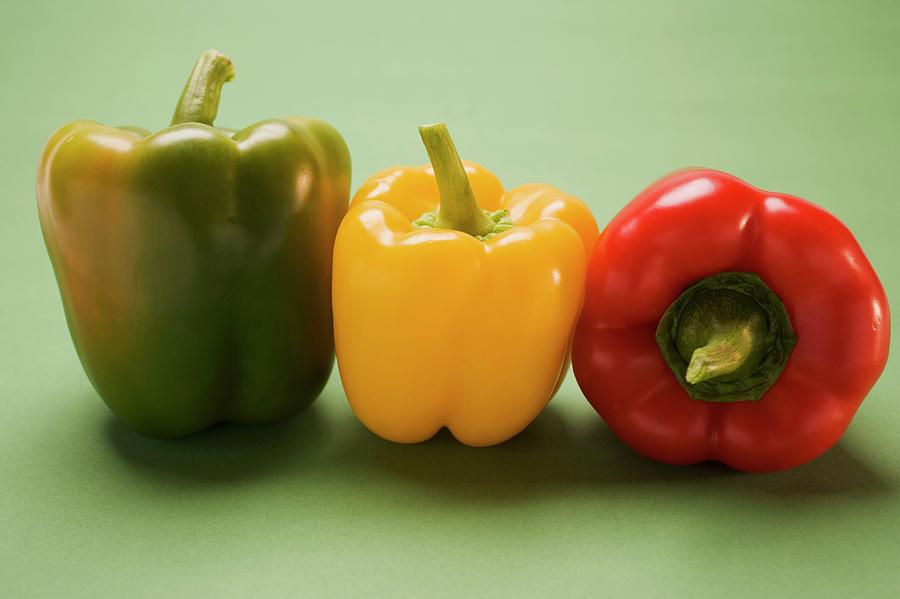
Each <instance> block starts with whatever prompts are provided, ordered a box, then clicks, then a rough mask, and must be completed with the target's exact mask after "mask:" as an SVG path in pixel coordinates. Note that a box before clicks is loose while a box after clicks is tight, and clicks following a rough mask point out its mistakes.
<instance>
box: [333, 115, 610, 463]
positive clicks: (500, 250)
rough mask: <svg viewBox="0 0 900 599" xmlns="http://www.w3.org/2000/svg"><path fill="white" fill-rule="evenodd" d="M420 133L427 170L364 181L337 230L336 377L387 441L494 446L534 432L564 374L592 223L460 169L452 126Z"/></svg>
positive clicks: (559, 202)
mask: <svg viewBox="0 0 900 599" xmlns="http://www.w3.org/2000/svg"><path fill="white" fill-rule="evenodd" d="M420 133H421V135H422V140H423V141H424V143H425V146H426V149H427V150H428V155H429V157H430V159H431V165H426V166H423V167H418V168H417V167H396V168H392V169H388V170H386V171H382V172H381V173H379V174H377V175H375V176H374V177H372V178H371V179H369V180H368V181H366V182H365V183H364V184H363V185H362V187H361V189H360V190H359V191H358V192H357V194H356V195H355V197H354V198H353V200H352V202H351V206H350V212H349V213H348V215H347V216H346V218H345V219H344V220H343V222H342V223H341V226H340V228H339V230H338V234H337V239H336V241H335V248H334V274H333V279H332V280H333V296H332V297H333V305H334V328H335V331H334V332H335V346H336V351H337V360H338V367H339V368H340V373H341V379H342V380H343V384H344V389H345V391H346V393H347V398H348V399H349V401H350V405H351V407H352V408H353V411H354V412H355V414H356V416H357V417H358V418H359V419H360V421H362V423H363V424H364V425H365V426H366V427H368V428H369V429H370V430H372V431H373V432H374V433H376V434H378V435H380V436H381V437H384V438H385V439H389V440H391V441H397V442H401V443H416V442H420V441H425V440H427V439H429V438H431V437H432V436H433V435H434V434H435V433H436V432H437V431H439V430H440V429H441V428H442V427H444V426H446V427H447V428H449V429H450V431H451V432H452V433H453V435H454V436H455V437H456V438H457V439H459V440H460V441H461V442H463V443H465V444H467V445H472V446H487V445H494V444H496V443H500V442H502V441H505V440H507V439H509V438H510V437H513V436H514V435H516V434H518V433H519V432H520V431H522V430H523V429H524V428H525V427H526V426H528V424H529V423H531V421H532V420H534V418H535V417H536V416H537V415H538V414H539V413H540V411H541V410H542V409H543V408H544V406H545V405H546V404H547V402H548V401H549V400H550V398H551V397H552V395H553V393H554V392H555V390H556V389H557V387H558V384H559V382H560V381H561V380H562V377H563V376H564V375H565V373H566V370H567V368H568V360H567V356H568V352H567V349H568V344H569V341H570V338H571V334H572V330H573V328H574V325H575V322H576V319H577V317H578V313H579V311H580V309H581V303H582V296H583V290H584V276H585V264H586V256H587V255H588V253H589V252H590V250H591V249H592V247H593V245H594V241H595V240H596V238H597V233H598V232H597V224H596V222H595V221H594V218H593V216H592V215H591V211H590V209H589V208H588V207H587V206H586V205H585V204H584V203H583V202H581V201H580V200H578V199H577V198H574V197H572V196H570V195H567V194H565V193H563V192H561V191H559V190H558V189H555V188H553V187H550V186H548V185H540V184H531V185H523V186H521V187H518V188H516V189H513V190H511V191H509V192H507V193H505V194H504V192H503V187H502V186H501V184H500V182H499V180H498V179H497V177H495V176H494V175H493V174H492V173H490V172H489V171H487V170H485V169H484V168H482V167H480V166H478V165H476V164H474V163H471V162H467V163H465V164H463V163H462V161H461V160H460V159H459V155H458V154H457V152H456V148H455V147H454V145H453V141H452V140H451V139H450V136H449V134H448V132H447V128H446V126H444V125H443V124H440V125H429V126H426V127H421V128H420ZM436 209H437V211H436Z"/></svg>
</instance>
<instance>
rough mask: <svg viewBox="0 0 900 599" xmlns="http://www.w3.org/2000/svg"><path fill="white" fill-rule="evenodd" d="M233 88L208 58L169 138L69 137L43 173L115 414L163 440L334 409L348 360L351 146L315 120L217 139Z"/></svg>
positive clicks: (65, 132)
mask: <svg viewBox="0 0 900 599" xmlns="http://www.w3.org/2000/svg"><path fill="white" fill-rule="evenodd" d="M233 76H234V67H233V65H232V63H231V61H230V60H229V59H228V58H226V57H225V56H223V55H222V54H220V53H218V52H215V51H212V50H210V51H207V52H205V53H204V54H203V55H202V56H201V57H200V60H199V61H198V62H197V65H196V67H195V68H194V70H193V72H192V73H191V76H190V78H189V80H188V82H187V84H186V85H185V88H184V92H183V93H182V96H181V99H180V100H179V103H178V107H177V108H176V111H175V116H174V118H173V119H172V126H171V127H169V128H167V129H164V130H162V131H160V132H158V133H155V134H150V133H149V132H147V131H144V130H141V129H137V128H134V127H121V128H112V127H107V126H104V125H100V124H98V123H95V122H91V121H77V122H74V123H70V124H68V125H65V126H63V127H62V128H61V129H59V130H58V131H57V132H56V133H55V134H54V135H53V137H52V138H51V139H50V141H49V142H48V144H47V147H46V148H45V150H44V152H43V155H42V157H41V162H40V166H39V170H38V181H37V199H38V210H39V214H40V221H41V228H42V231H43V234H44V241H45V243H46V246H47V251H48V253H49V255H50V260H51V262H52V264H53V269H54V272H55V274H56V279H57V283H58V284H59V289H60V294H61V296H62V301H63V307H64V309H65V313H66V320H67V322H68V325H69V331H70V333H71V335H72V340H73V341H74V344H75V347H76V350H77V351H78V355H79V357H80V359H81V362H82V364H83V366H84V369H85V371H86V373H87V375H88V377H89V378H90V380H91V382H92V384H93V385H94V388H95V389H96V390H97V392H98V393H99V395H100V396H101V397H102V398H103V400H104V401H105V402H106V404H107V405H108V406H109V408H110V409H111V410H112V411H113V412H114V413H115V414H116V415H117V416H118V417H119V418H121V419H122V420H123V421H124V422H125V423H126V424H127V425H128V426H129V427H131V428H132V429H134V430H136V431H138V432H141V433H144V434H147V435H151V436H178V435H185V434H189V433H192V432H194V431H198V430H200V429H203V428H206V427H207V426H209V425H210V424H212V423H214V422H217V421H233V422H245V423H258V422H260V423H261V422H272V421H278V420H282V419H284V418H287V417H289V416H291V415H293V414H296V413H297V412H299V411H301V410H302V409H304V408H305V407H306V406H308V405H309V404H310V403H312V401H313V400H314V399H315V398H316V397H317V396H318V395H319V393H320V392H321V390H322V388H323V387H324V385H325V382H326V381H327V379H328V376H329V373H330V372H331V368H332V364H333V361H334V339H333V336H332V319H331V255H332V247H333V244H334V238H335V234H336V232H337V228H338V225H339V224H340V221H341V219H342V217H343V216H344V214H345V212H346V210H347V204H348V198H349V191H350V190H349V187H350V155H349V152H348V150H347V146H346V144H345V143H344V140H343V139H342V138H341V136H340V134H339V133H338V132H337V131H336V130H335V129H333V128H332V127H331V126H329V125H327V124H326V123H324V122H322V121H318V120H314V119H308V118H287V119H277V120H266V121H261V122H259V123H256V124H254V125H251V126H249V127H247V128H246V129H244V130H242V131H239V132H236V133H235V132H231V131H228V130H225V129H219V128H215V127H213V126H212V123H213V120H214V119H215V116H216V113H217V111H218V104H219V95H220V92H221V89H222V85H223V84H224V83H225V82H226V81H229V80H230V79H231V78H232V77H233Z"/></svg>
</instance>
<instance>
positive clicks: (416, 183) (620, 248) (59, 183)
mask: <svg viewBox="0 0 900 599" xmlns="http://www.w3.org/2000/svg"><path fill="white" fill-rule="evenodd" d="M233 74H234V67H233V66H232V63H231V61H230V60H228V58H226V57H225V56H223V55H222V54H220V53H218V52H216V51H207V52H205V53H204V54H203V55H202V56H201V58H200V60H199V61H198V63H197V65H196V67H195V68H194V70H193V72H192V73H191V76H190V78H189V80H188V82H187V84H186V86H185V88H184V92H183V94H182V96H181V99H180V100H179V103H178V106H177V108H176V111H175V116H174V118H173V119H172V126H171V127H169V128H167V129H165V130H163V131H161V132H158V133H155V134H150V132H148V131H144V130H141V129H137V128H133V127H123V128H111V127H106V126H103V125H100V124H97V123H94V122H89V121H78V122H75V123H71V124H69V125H66V126H64V127H62V128H61V129H60V130H59V131H57V132H56V133H55V134H54V136H53V137H52V138H51V140H50V142H49V143H48V145H47V148H46V150H45V151H44V154H43V156H42V159H41V163H40V167H39V173H38V186H37V195H38V206H39V214H40V221H41V226H42V230H43V233H44V239H45V242H46V245H47V248H48V252H49V254H50V258H51V261H52V263H53V267H54V270H55V273H56V277H57V281H58V283H59V287H60V290H61V295H62V299H63V305H64V307H65V312H66V317H67V321H68V324H69V328H70V331H71V334H72V338H73V340H74V342H75V346H76V348H77V350H78V354H79V356H80V358H81V361H82V363H83V365H84V367H85V370H86V372H87V374H88V376H89V378H90V380H91V382H92V383H93V385H94V387H95V388H96V389H97V391H98V393H99V394H100V396H101V397H102V398H103V400H104V401H105V402H106V403H107V404H108V406H109V407H110V408H111V409H112V411H113V412H114V413H115V414H117V415H118V416H119V417H120V418H121V419H122V420H123V421H124V422H125V423H126V424H127V425H128V426H130V427H131V428H133V429H135V430H137V431H139V432H142V433H145V434H148V435H153V436H178V435H184V434H189V433H192V432H195V431H198V430H200V429H203V428H205V427H207V426H209V425H210V424H212V423H213V422H216V421H222V420H226V421H235V422H271V421H277V420H281V419H284V418H287V417H289V416H291V415H293V414H296V413H297V412H299V411H301V410H302V409H304V408H305V407H306V406H308V405H309V404H310V403H311V402H312V401H313V400H314V399H315V398H316V397H317V396H318V395H319V393H320V392H321V390H322V388H323V387H324V385H325V383H326V380H327V379H328V376H329V373H330V371H331V367H332V363H333V361H334V354H335V350H336V354H337V361H338V366H339V368H340V374H341V379H342V381H343V384H344V388H345V390H346V394H347V397H348V399H349V401H350V404H351V406H352V408H353V410H354V412H355V414H356V415H357V416H358V418H359V419H360V420H361V421H362V423H363V424H365V426H367V427H368V428H369V429H371V430H372V431H374V432H375V433H376V434H378V435H380V436H382V437H384V438H386V439H390V440H392V441H397V442H403V443H415V442H420V441H425V440H427V439H429V438H430V437H432V436H433V435H434V434H435V433H436V432H437V431H438V430H440V429H441V428H443V427H447V428H448V429H449V430H450V431H451V432H452V433H453V435H455V436H456V438H458V439H459V440H460V441H461V442H463V443H465V444H468V445H472V446H487V445H493V444H496V443H501V442H503V441H505V440H506V439H509V438H510V437H512V436H514V435H516V434H517V433H519V432H520V431H522V430H523V429H524V428H525V427H526V426H528V424H529V423H530V422H531V421H532V420H533V419H534V418H535V417H536V416H537V415H538V414H539V413H540V411H541V410H542V409H543V408H544V406H545V405H546V404H547V402H548V401H549V400H550V398H551V397H552V396H553V394H554V393H555V392H556V390H557V389H558V388H559V385H560V383H561V381H562V379H563V377H564V376H565V374H566V372H567V370H568V366H569V359H570V356H571V361H572V363H573V368H574V371H575V376H576V378H577V380H578V383H579V385H580V386H581V389H582V390H583V391H584V394H585V395H586V396H587V398H588V400H589V401H590V402H591V404H592V405H593V406H594V408H596V410H597V411H598V412H599V414H600V415H601V416H602V418H603V419H604V420H605V421H606V423H607V424H608V425H609V427H610V428H611V429H612V431H613V432H614V433H615V434H616V435H617V436H618V437H619V438H620V439H622V440H623V441H624V442H625V443H627V444H628V445H630V446H631V447H633V448H634V449H635V450H637V451H638V452H640V453H642V454H644V455H646V456H649V457H651V458H653V459H656V460H660V461H663V462H667V463H671V464H692V463H696V462H701V461H706V460H718V461H721V462H723V463H725V464H728V465H730V466H732V467H734V468H737V469H740V470H745V471H771V470H779V469H784V468H789V467H793V466H797V465H799V464H802V463H804V462H807V461H809V460H811V459H813V458H815V457H816V456H818V455H820V454H821V453H823V452H824V451H826V450H827V449H828V448H829V447H831V446H832V445H833V444H834V443H836V442H837V440H838V439H839V438H840V437H841V435H842V434H843V432H844V430H845V429H846V428H847V426H848V424H849V422H850V420H851V418H852V417H853V415H854V413H855V412H856V410H857V408H858V407H859V405H860V403H861V401H862V400H863V398H864V397H865V396H866V394H867V393H868V391H869V390H870V388H871V387H872V385H873V384H874V383H875V381H876V380H877V378H878V376H879V375H880V374H881V371H882V370H883V368H884V365H885V362H886V360H887V355H888V345H889V336H890V317H889V313H888V304H887V299H886V297H885V293H884V290H883V288H882V286H881V284H880V282H879V280H878V277H877V276H876V274H875V272H874V271H873V269H872V267H871V265H870V264H869V262H868V260H867V259H866V257H865V256H864V254H863V252H862V250H861V249H860V247H859V245H858V244H857V242H856V240H855V239H854V238H853V236H852V234H851V233H850V232H849V231H848V229H847V228H846V227H845V226H844V225H843V224H841V223H840V222H839V221H838V220H837V219H836V218H835V217H833V216H832V215H830V214H829V213H827V212H826V211H825V210H823V209H821V208H819V207H817V206H815V205H813V204H811V203H808V202H806V201H804V200H801V199H799V198H796V197H793V196H789V195H784V194H777V193H772V192H768V191H763V190H761V189H757V188H755V187H752V186H750V185H748V184H747V183H745V182H743V181H741V180H739V179H737V178H735V177H732V176H730V175H727V174H725V173H722V172H717V171H712V170H702V169H691V170H683V171H679V172H676V173H674V174H671V175H669V176H667V177H665V178H663V179H662V180H660V181H658V182H657V183H655V184H653V185H651V186H650V187H649V188H647V189H646V190H644V191H643V192H641V193H640V194H639V195H638V196H637V198H635V199H634V200H633V201H632V202H630V203H629V204H628V205H627V206H626V207H625V208H624V209H623V210H622V211H621V212H619V213H618V215H616V216H615V217H614V218H613V219H612V221H611V222H610V223H609V224H608V225H607V226H606V227H605V228H604V229H603V231H602V233H601V232H598V227H597V224H596V222H595V221H594V218H593V216H592V214H591V212H590V210H589V208H588V207H587V206H586V205H585V204H584V203H582V202H581V201H580V200H578V199H577V198H575V197H572V196H570V195H568V194H566V193H563V192H562V191H560V190H558V189H556V188H554V187H550V186H548V185H542V184H530V185H523V186H521V187H517V188H515V189H512V190H510V191H504V189H503V187H502V186H501V184H500V182H499V180H498V179H497V177H495V176H494V175H493V174H492V173H490V172H489V171H488V170H486V169H484V168H483V167H481V166H479V165H477V164H474V163H471V162H465V161H461V160H460V158H459V156H458V154H457V151H456V148H455V147H454V144H453V141H452V140H451V138H450V136H449V134H448V132H447V128H446V127H445V126H444V125H429V126H425V127H421V128H420V133H421V136H422V140H423V142H424V144H425V148H426V150H427V152H428V156H429V158H430V161H431V163H430V164H429V165H426V166H424V167H418V168H411V167H395V168H390V169H388V170H385V171H382V172H380V173H378V174H376V175H375V176H373V177H372V178H370V179H369V180H367V181H366V182H365V183H363V185H362V187H361V188H360V189H359V191H358V192H357V193H356V194H355V196H354V197H353V199H352V201H351V202H350V203H349V212H348V210H347V204H348V202H347V200H348V197H349V186H350V156H349V153H348V151H347V147H346V145H345V144H344V141H343V139H342V138H341V136H340V135H339V134H338V133H337V131H335V130H334V129H333V128H332V127H330V126H329V125H327V124H325V123H323V122H321V121H318V120H315V119H308V118H290V119H280V120H267V121H262V122H260V123H256V124H254V125H251V126H250V127H248V128H246V129H244V130H242V131H230V130H227V129H222V128H215V127H213V120H214V119H215V116H216V113H217V110H218V103H219V95H220V92H221V89H222V85H223V84H224V83H225V82H227V81H228V80H230V79H231V78H232V77H233ZM573 331H574V336H573Z"/></svg>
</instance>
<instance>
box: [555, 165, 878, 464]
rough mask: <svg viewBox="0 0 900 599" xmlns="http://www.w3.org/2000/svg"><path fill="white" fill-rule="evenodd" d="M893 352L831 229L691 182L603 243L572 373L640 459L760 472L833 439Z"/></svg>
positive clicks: (853, 252)
mask: <svg viewBox="0 0 900 599" xmlns="http://www.w3.org/2000/svg"><path fill="white" fill-rule="evenodd" d="M889 342H890V314H889V311H888V302H887V298H886V296H885V293H884V289H883V288H882V285H881V282H880V281H879V280H878V277H877V275H876V274H875V271H874V270H873V269H872V266H871V265H870V264H869V261H868V260H867V259H866V257H865V255H864V254H863V252H862V249H860V247H859V244H858V243H857V241H856V239H854V237H853V235H852V234H851V233H850V231H849V230H848V229H847V227H846V226H844V225H843V224H842V223H841V222H840V221H839V220H838V219H837V218H835V217H834V216H832V215H831V214H829V213H828V212H826V211H825V210H824V209H822V208H820V207H818V206H816V205H814V204H811V203H809V202H807V201H805V200H802V199H800V198H797V197H793V196H790V195H785V194H779V193H772V192H768V191H764V190H761V189H757V188H755V187H752V186H751V185H749V184H748V183H746V182H744V181H741V180H740V179H737V178H735V177H733V176H731V175H728V174H726V173H722V172H718V171H713V170H704V169H692V170H684V171H679V172H676V173H673V174H671V175H669V176H667V177H664V178H663V179H662V180H660V181H658V182H656V183H655V184H653V185H651V186H650V187H648V188H647V189H646V190H644V191H643V192H641V193H640V194H639V195H638V196H637V197H636V198H635V199H634V200H633V201H632V202H630V203H629V204H628V205H627V206H626V207H625V208H624V209H623V210H622V211H621V212H619V214H618V215H617V216H616V217H615V218H614V219H613V220H612V221H611V222H610V223H609V225H608V226H607V227H606V229H605V230H604V231H603V232H602V233H601V234H600V237H599V239H598V241H597V244H596V246H595V247H594V252H593V255H592V256H591V259H590V261H589V264H588V274H587V283H586V290H585V305H584V309H583V311H582V314H581V317H580V320H579V323H578V327H577V329H576V334H575V342H574V347H573V367H574V371H575V376H576V378H577V380H578V384H579V385H580V386H581V389H582V391H583V392H584V394H585V395H586V396H587V398H588V400H589V401H590V403H591V404H592V405H593V406H594V408H595V409H596V410H597V412H598V413H599V414H600V416H601V417H602V418H603V419H604V420H605V421H606V423H607V424H608V425H609V427H610V428H611V429H612V431H613V432H614V433H615V434H616V435H617V436H618V437H619V438H620V439H621V440H622V441H624V442H625V443H626V444H628V445H629V446H631V447H632V448H633V449H635V450H636V451H638V452H639V453H641V454H643V455H645V456H647V457H650V458H652V459H655V460H659V461H661V462H666V463H669V464H677V465H686V464H693V463H697V462H703V461H708V460H716V461H720V462H723V463H725V464H727V465H729V466H731V467H733V468H736V469H738V470H743V471H751V472H765V471H774V470H782V469H786V468H791V467H794V466H798V465H800V464H803V463H805V462H808V461H809V460H812V459H813V458H816V457H817V456H819V455H821V454H822V453H824V452H825V451H826V450H828V449H829V448H830V447H831V446H832V445H834V444H835V443H836V442H837V441H838V439H840V437H841V436H842V435H843V433H844V431H845V430H846V428H847V426H848V425H849V424H850V421H851V419H852V418H853V416H854V414H855V413H856V410H857V408H858V407H859V405H860V403H861V402H862V400H863V399H864V398H865V396H866V394H867V393H868V392H869V390H870V389H871V388H872V386H873V385H874V384H875V381H876V380H877V379H878V377H879V375H880V374H881V372H882V370H883V369H884V365H885V362H886V361H887V356H888V346H889Z"/></svg>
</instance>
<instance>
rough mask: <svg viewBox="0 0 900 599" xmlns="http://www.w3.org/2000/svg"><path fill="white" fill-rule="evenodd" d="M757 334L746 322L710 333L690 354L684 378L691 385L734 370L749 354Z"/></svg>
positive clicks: (736, 369) (755, 342)
mask: <svg viewBox="0 0 900 599" xmlns="http://www.w3.org/2000/svg"><path fill="white" fill-rule="evenodd" d="M756 346H757V336H756V335H755V334H754V331H753V327H751V326H750V325H749V324H745V325H741V326H737V327H734V328H733V329H732V330H730V331H727V332H723V333H720V334H717V335H713V336H712V337H711V338H710V339H709V343H707V344H706V345H704V346H703V347H698V348H697V349H695V350H694V353H693V354H692V355H691V361H690V363H689V364H688V367H687V372H686V373H685V375H684V379H685V380H686V381H687V382H689V383H690V384H692V385H695V384H697V383H702V382H703V381H708V380H710V379H714V378H716V377H719V376H722V375H726V374H731V373H733V372H736V371H738V370H739V369H740V368H741V367H742V366H743V365H744V364H745V363H746V361H747V359H748V358H749V357H750V356H751V355H752V354H753V352H754V349H756Z"/></svg>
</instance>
